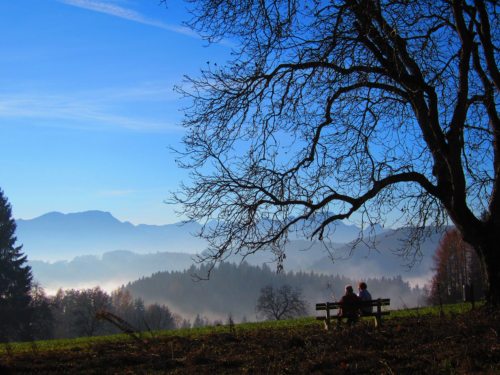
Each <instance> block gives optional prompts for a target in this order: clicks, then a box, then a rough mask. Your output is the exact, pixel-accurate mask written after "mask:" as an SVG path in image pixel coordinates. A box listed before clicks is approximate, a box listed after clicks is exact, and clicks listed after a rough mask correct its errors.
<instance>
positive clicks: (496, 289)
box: [476, 232, 500, 307]
mask: <svg viewBox="0 0 500 375" xmlns="http://www.w3.org/2000/svg"><path fill="white" fill-rule="evenodd" d="M492 237H493V238H491V237H490V239H489V241H484V245H483V246H481V247H480V248H479V249H477V248H476V251H478V252H482V254H479V257H480V259H481V260H482V263H483V268H484V271H485V274H486V275H485V276H486V302H487V303H488V304H490V305H492V306H494V307H498V306H500V233H498V232H497V233H495V234H494V235H493V236H492Z"/></svg>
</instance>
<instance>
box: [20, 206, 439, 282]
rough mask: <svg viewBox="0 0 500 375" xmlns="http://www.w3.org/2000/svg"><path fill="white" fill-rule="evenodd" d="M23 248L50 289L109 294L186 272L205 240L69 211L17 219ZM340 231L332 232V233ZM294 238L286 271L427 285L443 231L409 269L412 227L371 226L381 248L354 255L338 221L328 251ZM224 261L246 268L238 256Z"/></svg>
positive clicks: (176, 227) (270, 258) (183, 228)
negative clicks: (407, 244) (406, 246)
mask: <svg viewBox="0 0 500 375" xmlns="http://www.w3.org/2000/svg"><path fill="white" fill-rule="evenodd" d="M17 225H18V228H17V237H18V241H19V242H18V243H21V244H23V245H24V246H23V251H24V252H25V254H27V255H28V261H29V263H30V265H31V266H32V267H33V272H34V276H35V279H36V280H37V281H39V282H40V283H41V284H42V286H44V287H45V288H47V289H51V290H54V289H57V288H59V287H64V288H78V287H88V286H95V285H101V286H103V287H106V288H107V289H110V288H114V287H117V286H119V285H121V284H122V283H124V282H128V281H131V280H135V279H137V278H140V277H143V276H148V275H151V274H152V273H155V272H159V271H183V270H185V269H187V268H189V266H190V265H191V264H192V263H193V256H194V255H195V254H200V253H202V251H203V250H204V249H205V243H204V242H203V241H202V240H200V239H199V238H197V237H195V236H193V233H195V232H197V231H198V230H199V229H200V225H199V224H197V223H188V224H184V225H181V224H171V225H145V224H141V225H133V224H131V223H129V222H122V221H120V220H118V219H116V218H115V217H113V216H112V215H111V214H110V213H107V212H102V211H86V212H79V213H71V214H62V213H59V212H51V213H48V214H45V215H42V216H40V217H37V218H35V219H31V220H18V221H17ZM333 229H334V230H333ZM298 233H300V231H298V232H296V233H294V235H293V236H291V240H290V241H289V243H288V244H287V245H286V247H285V253H286V258H285V259H284V262H283V265H284V269H285V271H299V270H301V271H306V272H310V271H314V272H317V273H323V274H330V275H332V274H340V275H346V276H349V277H355V278H363V277H366V276H369V277H382V276H386V277H394V276H396V275H402V277H403V278H404V279H405V280H410V281H412V282H418V283H419V284H420V285H423V283H424V282H426V281H428V280H429V279H430V277H431V275H432V270H431V268H432V256H433V254H434V251H435V249H436V247H437V244H438V242H439V239H440V237H441V233H438V232H435V233H433V234H432V235H431V237H429V238H428V239H426V240H425V241H424V242H423V243H422V245H421V255H422V257H421V261H420V262H417V263H416V264H415V265H414V267H412V268H408V267H406V265H407V264H408V263H409V262H410V261H411V257H406V258H405V257H402V256H399V255H397V254H398V253H397V249H398V248H400V247H401V244H402V243H403V241H404V240H405V239H407V238H409V237H410V236H411V233H410V229H409V228H402V229H399V230H393V229H384V228H382V227H380V226H378V225H375V226H373V227H371V228H368V229H365V231H364V233H363V236H364V239H365V240H370V239H373V237H374V236H376V237H375V242H376V248H377V250H373V249H370V248H369V247H368V246H367V244H366V243H364V242H361V243H359V244H358V246H357V247H356V249H355V250H354V251H352V244H349V243H347V242H348V241H352V240H353V239H355V238H357V237H358V235H359V233H360V230H359V228H358V227H356V226H354V225H348V224H345V223H342V222H341V223H338V224H336V225H335V227H332V230H331V231H330V233H329V236H328V238H330V239H331V240H332V241H334V242H332V243H331V244H330V245H331V247H330V250H331V249H332V248H333V250H334V251H333V252H332V253H331V254H330V253H329V252H328V250H327V249H326V248H325V246H324V244H322V243H320V242H311V241H308V240H306V239H304V238H301V237H300V236H299V235H298ZM226 261H229V262H233V263H236V264H238V263H241V262H242V259H241V257H240V256H237V255H232V256H230V257H229V258H228V259H226ZM245 261H246V262H248V263H249V264H250V265H258V266H261V265H262V264H269V266H270V267H271V268H272V269H273V268H274V269H275V266H276V264H275V263H274V262H275V257H274V255H273V254H272V253H271V252H269V251H259V252H257V253H255V254H253V255H251V256H249V257H247V258H246V259H245Z"/></svg>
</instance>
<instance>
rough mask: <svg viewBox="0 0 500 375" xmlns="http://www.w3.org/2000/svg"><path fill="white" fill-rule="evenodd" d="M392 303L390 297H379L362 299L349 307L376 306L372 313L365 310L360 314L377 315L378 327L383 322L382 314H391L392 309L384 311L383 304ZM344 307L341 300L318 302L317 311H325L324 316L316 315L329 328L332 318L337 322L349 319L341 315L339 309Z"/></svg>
mask: <svg viewBox="0 0 500 375" xmlns="http://www.w3.org/2000/svg"><path fill="white" fill-rule="evenodd" d="M390 303H391V300H390V299H389V298H378V299H373V300H371V301H360V302H356V304H355V306H353V305H349V308H352V310H359V311H361V309H363V308H367V307H371V308H372V309H373V308H374V307H375V308H376V309H375V311H373V312H371V313H366V312H363V313H362V314H359V317H361V318H362V317H365V316H373V317H375V326H376V327H378V326H380V325H381V324H382V315H389V314H390V311H387V310H384V311H382V306H389V305H390ZM341 308H342V304H341V303H340V302H324V303H317V304H316V310H317V311H325V313H326V314H325V315H324V316H318V317H316V319H317V320H323V321H324V322H325V328H326V329H327V330H328V329H330V328H331V321H332V319H336V320H337V323H341V321H342V319H348V317H346V316H339V315H338V313H339V310H340V309H341ZM334 310H336V311H337V312H336V313H335V314H332V312H333V311H334Z"/></svg>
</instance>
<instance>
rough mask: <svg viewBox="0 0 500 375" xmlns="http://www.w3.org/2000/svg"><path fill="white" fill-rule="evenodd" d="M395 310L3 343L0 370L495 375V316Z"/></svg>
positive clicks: (499, 359) (499, 358)
mask: <svg viewBox="0 0 500 375" xmlns="http://www.w3.org/2000/svg"><path fill="white" fill-rule="evenodd" d="M467 310H469V309H468V307H466V306H464V305H453V306H446V308H445V316H444V317H440V316H439V310H437V309H432V308H428V309H412V310H401V311H394V312H392V313H391V318H390V319H387V320H386V322H385V324H384V325H383V326H382V327H381V328H379V329H375V328H374V327H373V324H372V323H371V321H363V322H361V323H360V324H358V325H356V326H355V327H353V328H341V329H337V330H334V331H332V332H325V331H324V330H323V329H322V325H321V324H320V323H319V322H317V321H316V320H315V319H314V318H304V319H296V320H288V321H280V322H264V323H246V324H239V325H236V326H234V327H228V326H220V327H205V328H200V329H191V330H176V331H165V332H157V333H154V335H153V336H154V337H152V336H151V335H150V334H144V335H142V337H141V339H142V340H143V342H142V343H141V342H139V341H137V340H134V339H132V338H130V337H128V336H125V335H114V336H108V337H94V338H80V339H74V340H49V341H38V342H34V343H18V344H10V345H0V372H2V373H9V372H12V373H23V372H25V373H30V372H37V373H43V372H46V373H76V372H82V373H115V372H120V373H121V372H126V371H129V372H132V373H137V372H139V373H141V372H146V373H154V372H158V373H163V372H165V371H167V372H171V373H186V374H188V373H345V372H351V373H412V372H415V373H418V372H423V371H427V372H429V373H471V372H480V373H489V372H491V373H495V372H500V364H499V363H500V345H499V338H498V333H499V330H500V314H499V313H498V312H495V313H494V314H493V315H492V316H490V315H488V314H486V313H485V312H484V310H481V309H476V310H474V311H467Z"/></svg>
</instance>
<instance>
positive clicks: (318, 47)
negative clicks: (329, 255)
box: [175, 0, 500, 304]
mask: <svg viewBox="0 0 500 375" xmlns="http://www.w3.org/2000/svg"><path fill="white" fill-rule="evenodd" d="M188 3H189V4H190V6H191V11H192V14H193V18H192V21H191V22H190V25H191V26H192V27H193V28H194V29H195V30H197V31H198V32H199V33H200V34H201V35H203V36H204V37H205V38H206V39H207V40H209V41H220V40H223V41H224V42H226V44H230V45H233V46H235V47H234V50H233V57H232V59H231V60H230V61H228V62H227V63H226V65H225V66H222V67H221V66H217V65H215V64H209V65H208V67H207V68H206V69H205V70H203V71H202V72H201V75H200V77H198V78H187V80H186V84H185V85H184V86H183V88H182V89H180V90H181V92H183V93H184V94H185V95H186V96H187V97H189V98H190V99H191V101H192V106H191V107H190V108H187V109H186V117H185V119H184V125H185V127H186V128H187V135H186V136H185V138H184V145H185V149H184V150H182V151H180V152H181V154H182V155H181V156H180V157H179V163H180V165H181V166H183V167H185V168H188V169H189V170H190V171H191V173H192V176H191V177H192V178H191V181H190V182H187V183H185V184H184V185H183V187H182V189H181V191H180V192H179V193H177V194H175V199H176V202H178V203H181V204H182V205H183V212H184V213H185V214H186V215H187V216H188V217H189V218H190V219H194V220H199V221H202V222H204V223H205V224H207V223H210V225H205V227H204V229H203V231H202V232H201V236H202V237H204V238H206V239H208V241H209V244H210V249H209V252H207V253H205V255H204V259H205V260H207V261H212V262H216V261H218V260H221V259H224V258H225V257H226V256H227V255H229V254H231V253H239V254H241V255H243V256H245V255H248V254H251V253H254V252H256V251H258V250H260V249H263V248H271V249H273V250H274V251H275V252H276V257H277V260H278V261H280V260H282V259H283V255H284V254H283V250H282V249H283V245H284V243H285V242H286V241H287V238H288V233H289V232H290V231H291V230H297V229H300V230H303V231H304V232H305V235H307V236H308V237H310V238H312V239H313V238H315V239H319V240H323V241H324V242H325V244H326V245H327V246H328V245H329V241H331V240H332V239H333V240H334V239H335V237H334V233H333V231H334V229H335V222H336V221H338V220H342V219H347V218H351V219H355V220H359V221H360V222H361V223H363V224H365V225H366V224H371V223H384V222H385V223H386V224H387V225H394V224H396V225H399V226H403V225H406V226H412V227H413V228H415V232H414V236H412V237H411V238H409V239H408V245H411V246H409V247H408V249H410V248H411V249H413V250H415V249H417V250H418V247H416V244H418V242H419V241H418V240H419V239H421V238H422V236H423V235H425V230H424V229H425V228H426V227H428V226H430V225H431V224H432V225H442V224H443V223H445V222H447V220H448V219H451V221H452V222H453V223H454V225H455V226H456V228H457V229H458V230H459V232H460V234H461V235H462V237H463V238H464V240H465V241H467V242H468V243H469V244H471V245H472V246H473V248H474V249H475V251H476V252H477V254H478V256H479V258H480V260H481V262H482V263H483V265H484V268H485V270H486V274H487V278H488V280H487V281H488V288H489V293H488V298H489V301H490V302H492V303H494V304H498V303H499V302H500V255H499V247H498V244H499V243H500V218H499V215H500V208H499V201H500V199H499V198H500V196H499V188H500V187H499V183H500V179H499V175H500V153H499V147H500V119H499V116H498V106H499V92H500V72H499V69H498V64H497V61H498V59H499V51H500V49H499V46H500V40H499V39H500V27H499V23H500V17H499V15H498V11H499V7H500V5H499V4H498V2H497V1H488V0H420V1H407V0H343V1H342V0H337V1H319V0H318V1H298V0H248V1H242V0H226V1H214V0H191V1H188ZM395 213H398V216H395ZM483 213H485V215H484V216H482V214H483ZM332 234H333V236H332Z"/></svg>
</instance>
